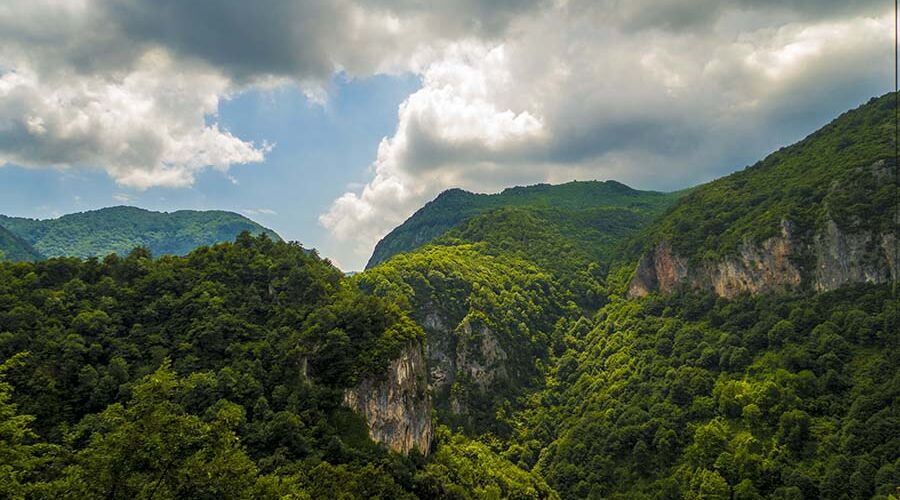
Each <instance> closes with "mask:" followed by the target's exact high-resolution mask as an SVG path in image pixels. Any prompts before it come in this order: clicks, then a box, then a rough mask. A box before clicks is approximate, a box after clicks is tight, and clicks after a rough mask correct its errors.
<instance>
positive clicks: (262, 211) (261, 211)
mask: <svg viewBox="0 0 900 500" xmlns="http://www.w3.org/2000/svg"><path fill="white" fill-rule="evenodd" d="M241 213H242V214H244V215H246V216H248V217H256V216H258V215H278V212H276V211H274V210H272V209H271V208H245V209H244V210H241Z"/></svg>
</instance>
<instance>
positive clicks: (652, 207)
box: [366, 181, 679, 269]
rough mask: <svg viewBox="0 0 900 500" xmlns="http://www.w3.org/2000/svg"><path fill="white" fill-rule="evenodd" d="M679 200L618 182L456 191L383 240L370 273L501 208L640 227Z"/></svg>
mask: <svg viewBox="0 0 900 500" xmlns="http://www.w3.org/2000/svg"><path fill="white" fill-rule="evenodd" d="M678 196H679V193H660V192H655V191H638V190H636V189H632V188H630V187H628V186H626V185H624V184H621V183H619V182H615V181H606V182H599V181H589V182H570V183H567V184H560V185H556V186H553V185H549V184H538V185H534V186H527V187H514V188H509V189H505V190H504V191H503V192H501V193H498V194H475V193H470V192H468V191H463V190H462V189H450V190H447V191H444V192H443V193H441V194H440V195H439V196H438V197H437V198H435V199H434V200H433V201H431V202H429V203H427V204H426V205H425V206H424V207H422V208H421V209H419V210H418V211H417V212H416V213H414V214H413V215H412V216H411V217H410V218H409V219H407V220H406V221H405V222H404V223H403V224H401V225H400V226H398V227H396V228H394V230H393V231H391V232H390V233H388V234H387V236H385V237H384V238H382V239H381V241H379V242H378V244H377V245H376V246H375V250H374V251H373V253H372V257H371V258H370V259H369V262H368V264H366V268H367V269H368V268H371V267H374V266H376V265H377V264H379V263H381V262H384V261H386V260H387V259H389V258H390V257H391V256H393V255H396V254H398V253H402V252H409V251H411V250H414V249H416V248H419V247H421V246H422V245H424V244H426V243H428V242H430V241H432V240H433V239H434V238H437V237H438V236H441V235H442V234H444V233H446V232H447V231H448V230H450V229H451V228H453V227H455V226H457V225H458V224H459V223H461V222H463V221H464V220H466V219H469V218H471V217H473V216H475V215H480V214H483V213H485V212H488V211H491V210H496V209H499V208H510V207H524V208H530V209H533V210H541V211H557V212H558V211H563V212H565V213H567V214H572V213H576V212H583V211H591V210H601V209H615V210H617V211H619V213H620V214H623V213H626V212H630V215H631V216H632V217H633V218H634V219H635V221H638V220H646V219H649V218H650V217H652V216H653V215H656V214H658V213H659V212H661V211H662V210H664V209H665V208H666V207H668V205H669V204H671V203H672V202H673V201H674V200H675V199H676V198H677V197H678Z"/></svg>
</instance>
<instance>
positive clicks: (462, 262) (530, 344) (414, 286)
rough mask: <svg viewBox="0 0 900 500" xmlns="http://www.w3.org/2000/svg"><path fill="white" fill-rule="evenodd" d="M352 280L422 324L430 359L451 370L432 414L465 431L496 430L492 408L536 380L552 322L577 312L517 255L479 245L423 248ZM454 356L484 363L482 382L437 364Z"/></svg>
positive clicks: (543, 275)
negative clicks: (490, 352)
mask: <svg viewBox="0 0 900 500" xmlns="http://www.w3.org/2000/svg"><path fill="white" fill-rule="evenodd" d="M355 280H357V282H358V283H359V285H360V287H361V288H362V289H364V290H367V291H371V292H372V293H373V294H374V295H376V296H381V297H385V298H387V299H390V300H391V301H393V302H396V303H399V304H403V305H404V307H405V308H407V309H408V310H410V314H411V315H412V317H413V319H415V320H416V321H417V322H418V323H419V324H421V325H424V326H425V329H426V332H427V342H428V345H429V353H430V355H429V357H430V358H431V359H430V361H431V362H432V364H435V363H441V364H442V366H445V367H446V368H447V369H448V370H451V371H452V370H453V369H454V368H455V370H456V371H455V372H451V373H450V376H451V377H452V378H453V385H452V386H446V387H444V386H441V387H438V388H437V390H436V392H435V402H436V406H437V409H438V412H439V415H440V417H441V419H442V420H443V421H444V422H447V423H448V424H451V425H453V426H463V427H465V428H467V429H470V430H479V431H485V430H488V429H491V430H493V431H495V432H501V433H502V432H503V430H502V426H497V421H496V417H495V414H496V412H497V411H499V410H500V409H501V408H504V407H505V406H507V405H510V404H513V403H514V402H515V400H516V397H517V396H518V395H520V394H521V393H522V392H523V391H525V390H527V389H529V388H533V387H535V386H537V385H540V384H541V383H542V379H543V377H542V369H541V364H540V360H542V359H543V360H547V359H548V357H549V354H550V353H549V349H550V346H551V345H552V344H553V343H554V342H553V338H554V333H553V330H554V325H555V323H556V322H557V320H558V319H559V318H560V317H562V316H570V315H572V314H574V312H575V311H576V310H577V307H576V306H575V304H574V303H573V302H572V301H571V300H570V297H571V296H570V294H568V293H567V292H565V291H563V290H562V289H560V287H559V284H558V282H557V281H556V280H554V279H553V278H552V276H551V275H550V274H549V273H547V272H546V271H544V270H542V269H541V268H540V267H538V266H536V265H535V264H533V263H531V262H529V261H527V260H524V259H522V258H519V257H517V256H513V255H508V254H499V255H492V254H491V253H490V252H487V251H486V245H485V244H484V243H480V244H475V245H473V244H459V245H449V246H444V245H431V246H427V247H425V248H422V249H421V250H419V251H417V252H413V253H409V254H401V255H397V256H396V257H394V258H392V259H391V260H390V261H388V262H386V263H384V264H382V265H380V266H377V267H375V268H373V269H370V270H369V271H366V272H365V273H362V274H360V275H357V276H356V277H355ZM494 341H496V343H497V345H498V346H499V350H498V352H500V351H502V353H503V354H502V355H499V354H498V355H496V356H494V357H492V358H491V359H485V358H486V357H487V356H486V355H485V351H484V349H483V348H482V346H483V345H484V344H483V343H484V342H487V343H488V345H493V344H492V343H493V342H494ZM462 358H464V359H465V360H466V362H467V363H468V364H469V365H470V366H484V367H485V370H487V371H488V372H490V373H489V374H488V376H489V377H490V379H491V381H490V383H489V384H487V386H486V385H485V383H484V380H479V379H477V378H476V377H473V376H472V375H471V373H469V372H467V371H466V370H465V369H464V368H463V366H460V365H459V364H456V365H450V366H447V365H446V363H443V361H442V360H445V359H453V360H454V361H453V363H456V361H455V360H457V359H462ZM453 407H455V408H465V409H466V411H463V412H459V411H454V410H452V408H453Z"/></svg>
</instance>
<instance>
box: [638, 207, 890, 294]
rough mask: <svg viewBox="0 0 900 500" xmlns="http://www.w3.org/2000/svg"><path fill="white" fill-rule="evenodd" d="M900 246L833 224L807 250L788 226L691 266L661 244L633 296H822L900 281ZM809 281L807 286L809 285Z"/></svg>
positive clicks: (647, 258)
mask: <svg viewBox="0 0 900 500" xmlns="http://www.w3.org/2000/svg"><path fill="white" fill-rule="evenodd" d="M801 254H806V255H813V256H814V257H815V258H814V261H815V264H814V265H815V268H814V269H808V270H806V271H807V272H806V273H804V272H801V269H800V268H799V266H798V264H797V261H798V259H796V257H797V256H799V255H801ZM898 269H900V266H898V258H897V240H896V236H895V235H893V234H879V235H875V234H872V233H871V232H865V231H857V232H852V233H851V232H847V231H843V230H841V229H840V228H839V227H838V225H837V224H836V223H835V222H834V221H833V220H831V219H830V218H829V219H828V220H827V222H826V224H825V228H824V229H823V230H821V231H819V232H818V233H817V234H816V235H815V236H814V238H813V243H812V245H811V246H810V247H808V248H805V247H804V245H803V244H802V243H801V242H800V241H799V238H797V237H796V235H795V230H794V227H793V224H792V223H791V222H790V221H787V220H785V221H782V223H781V234H779V235H777V236H773V237H772V238H769V239H767V240H766V241H764V242H763V243H762V244H759V245H756V244H753V242H750V241H744V242H743V243H742V244H741V245H740V247H739V249H738V252H737V253H736V255H734V256H731V257H728V258H726V259H724V260H721V261H718V262H704V263H701V264H697V265H690V263H689V261H688V259H686V258H685V257H682V256H680V255H678V254H677V253H675V252H674V251H673V250H672V247H671V245H670V244H669V243H668V242H663V243H660V244H659V245H657V246H656V248H654V250H653V251H652V252H650V253H648V254H646V255H644V256H643V257H642V258H641V260H640V262H639V263H638V266H637V269H636V271H635V275H634V278H633V279H632V280H631V283H630V284H629V287H628V294H629V296H632V297H641V296H644V295H647V294H648V293H650V292H651V291H655V290H659V291H661V292H663V293H667V292H670V291H672V289H673V288H675V287H676V286H678V285H687V286H689V287H692V288H696V289H705V290H712V291H714V292H715V293H716V294H717V295H719V296H721V297H729V298H730V297H734V296H735V295H737V294H739V293H742V292H750V293H759V292H763V291H778V290H786V289H792V288H797V287H800V286H801V285H810V286H811V287H812V289H814V290H817V291H828V290H834V289H836V288H838V287H840V286H843V285H847V284H852V283H876V284H877V283H886V282H889V281H891V280H892V279H896V276H897V272H898ZM804 276H805V277H806V278H805V279H806V281H808V282H804Z"/></svg>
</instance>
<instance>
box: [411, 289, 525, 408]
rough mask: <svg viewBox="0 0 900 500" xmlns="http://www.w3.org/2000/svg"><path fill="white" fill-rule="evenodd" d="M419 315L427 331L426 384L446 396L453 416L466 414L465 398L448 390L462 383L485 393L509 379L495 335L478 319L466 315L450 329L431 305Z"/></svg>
mask: <svg viewBox="0 0 900 500" xmlns="http://www.w3.org/2000/svg"><path fill="white" fill-rule="evenodd" d="M422 316H423V320H422V326H423V327H424V328H425V330H426V331H427V332H428V347H427V352H426V357H427V360H428V371H429V383H430V385H431V387H432V389H433V390H434V392H435V394H437V395H440V396H446V397H447V399H448V402H449V409H450V411H451V412H452V413H453V414H457V415H461V414H465V413H466V412H467V411H468V408H467V404H466V401H465V398H464V397H459V394H454V392H453V391H452V390H451V389H452V387H453V385H454V384H455V383H457V382H463V383H464V384H465V385H466V387H467V388H468V389H469V390H474V391H477V392H478V393H481V394H486V393H488V392H489V391H490V390H491V389H492V388H495V387H496V384H498V383H501V382H505V381H507V380H508V379H509V377H510V371H509V369H508V367H507V364H508V363H507V361H508V360H509V356H508V354H507V353H506V351H505V350H504V349H503V346H502V345H501V344H500V342H499V341H498V339H497V336H496V334H495V333H494V332H493V331H492V330H491V329H490V328H489V327H488V326H486V325H484V324H483V323H482V322H481V321H480V320H478V319H475V318H473V317H471V316H466V317H465V318H463V320H462V321H460V322H459V324H457V325H456V326H451V325H450V324H448V322H447V321H446V320H445V319H444V318H443V315H442V314H441V311H439V310H437V309H436V308H435V307H434V306H428V307H426V308H424V310H423V315H422Z"/></svg>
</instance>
